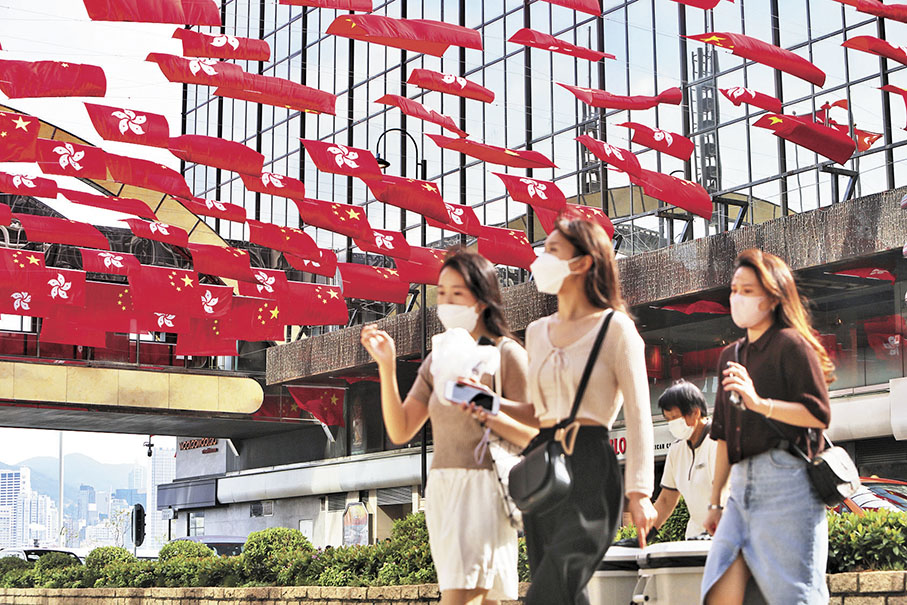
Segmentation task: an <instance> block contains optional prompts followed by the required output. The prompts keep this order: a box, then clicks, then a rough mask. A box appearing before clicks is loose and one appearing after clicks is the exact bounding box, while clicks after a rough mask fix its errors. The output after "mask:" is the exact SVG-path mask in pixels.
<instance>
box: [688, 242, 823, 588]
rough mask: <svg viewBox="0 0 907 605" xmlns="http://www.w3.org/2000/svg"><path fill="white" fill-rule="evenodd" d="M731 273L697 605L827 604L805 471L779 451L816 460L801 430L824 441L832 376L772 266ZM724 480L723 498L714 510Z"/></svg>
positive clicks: (798, 304) (818, 513)
mask: <svg viewBox="0 0 907 605" xmlns="http://www.w3.org/2000/svg"><path fill="white" fill-rule="evenodd" d="M735 267H736V269H735V271H734V278H733V280H732V281H731V299H730V300H731V316H732V318H733V320H734V323H735V324H737V326H739V327H740V328H743V329H745V330H746V336H745V337H743V338H742V339H740V340H739V341H737V342H735V343H732V344H731V345H730V346H728V347H727V348H726V349H724V351H722V353H721V357H720V358H719V370H720V371H721V373H722V379H723V380H722V386H723V388H722V389H720V390H719V391H718V393H717V395H716V397H715V414H714V419H713V421H712V429H711V435H712V437H713V438H714V439H716V440H717V442H718V448H717V449H718V452H717V454H716V458H715V480H714V483H713V487H712V497H711V503H710V505H709V509H710V510H709V516H708V518H707V519H706V529H708V531H709V532H710V533H712V534H714V538H713V541H712V547H711V550H710V552H709V556H708V560H707V561H706V568H705V573H704V575H703V578H702V595H703V600H704V601H705V602H706V603H708V604H713V603H714V604H720V605H734V604H739V603H742V602H743V601H744V598H745V597H746V596H747V593H748V592H753V593H755V592H761V594H762V597H763V598H764V600H765V601H766V602H767V603H769V604H776V603H777V604H784V605H788V604H794V603H797V604H813V603H827V602H828V591H827V589H826V585H825V562H826V557H827V554H828V525H827V522H826V520H825V506H824V504H823V503H822V501H821V500H820V499H819V497H818V495H817V494H816V491H815V489H814V488H813V486H812V484H811V483H810V481H809V478H808V477H807V471H806V462H805V461H804V460H803V459H802V458H799V457H797V456H795V455H793V454H792V453H791V451H790V448H791V444H793V445H796V446H797V447H799V448H800V449H801V450H804V451H806V452H808V453H809V454H810V455H811V454H813V453H815V452H816V450H817V449H819V447H820V446H819V445H818V443H821V441H818V442H816V441H814V440H813V439H811V437H810V431H808V429H824V428H826V427H827V426H828V423H829V421H830V419H831V410H830V407H829V403H828V388H827V384H828V383H830V382H831V381H832V380H834V376H833V372H834V365H833V364H832V363H831V361H830V360H829V358H828V354H827V353H826V352H825V349H824V348H823V347H822V345H821V344H820V343H819V341H818V339H817V338H816V336H815V333H814V332H813V330H812V328H811V327H810V321H809V315H808V313H807V311H806V309H805V307H804V304H803V302H802V300H801V298H800V296H799V294H798V292H797V285H796V283H795V282H794V277H793V274H792V273H791V271H790V268H789V267H788V266H787V265H786V264H785V263H784V261H783V260H781V259H780V258H778V257H777V256H774V255H772V254H768V253H765V252H762V251H760V250H756V249H750V250H744V251H743V252H742V253H741V254H740V255H739V256H738V257H737V261H736V265H735ZM732 394H734V395H736V397H734V398H733V400H732V397H731V395H732ZM760 416H764V417H765V418H769V419H771V421H772V422H774V424H775V427H776V428H777V429H778V430H779V431H780V432H781V433H783V434H784V436H785V438H782V437H781V435H779V434H778V433H777V432H775V430H774V429H773V428H772V426H771V425H770V424H769V422H767V421H766V420H765V418H762V417H760ZM729 480H730V497H729V498H728V500H727V504H726V505H725V506H721V504H720V492H721V490H722V489H724V487H725V486H726V485H727V484H728V481H729ZM719 520H720V523H719Z"/></svg>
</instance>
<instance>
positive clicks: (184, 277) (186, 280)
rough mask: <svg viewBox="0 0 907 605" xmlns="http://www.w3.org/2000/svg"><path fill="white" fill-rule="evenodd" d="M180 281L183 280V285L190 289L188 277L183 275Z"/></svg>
mask: <svg viewBox="0 0 907 605" xmlns="http://www.w3.org/2000/svg"><path fill="white" fill-rule="evenodd" d="M181 279H182V280H183V283H184V284H186V286H188V287H189V288H191V287H192V278H191V277H189V276H188V275H184V276H183V277H182V278H181Z"/></svg>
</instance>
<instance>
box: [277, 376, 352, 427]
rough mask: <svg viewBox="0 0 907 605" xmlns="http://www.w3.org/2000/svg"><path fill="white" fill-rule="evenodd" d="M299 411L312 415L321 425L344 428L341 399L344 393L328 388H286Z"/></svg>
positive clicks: (340, 390) (342, 390) (341, 390)
mask: <svg viewBox="0 0 907 605" xmlns="http://www.w3.org/2000/svg"><path fill="white" fill-rule="evenodd" d="M287 390H288V391H289V392H290V396H292V397H293V401H295V402H296V405H297V406H299V409H301V410H305V411H307V412H309V413H310V414H312V416H314V417H315V418H317V419H318V421H319V422H321V423H322V424H326V425H328V426H344V424H343V399H344V394H345V393H346V391H345V390H344V389H335V388H329V387H310V386H305V387H300V386H288V387H287Z"/></svg>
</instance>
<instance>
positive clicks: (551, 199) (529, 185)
mask: <svg viewBox="0 0 907 605" xmlns="http://www.w3.org/2000/svg"><path fill="white" fill-rule="evenodd" d="M492 174H494V175H495V176H496V177H498V178H499V179H501V180H502V181H504V187H506V188H507V193H509V194H510V197H512V198H513V199H514V200H516V201H517V202H523V203H524V204H529V205H531V206H532V207H533V208H548V209H550V210H554V211H557V210H560V209H561V208H563V207H564V205H565V204H566V203H567V196H565V195H564V192H563V191H561V189H560V187H558V186H557V185H556V184H555V183H553V182H551V181H540V180H538V179H531V178H528V177H524V176H516V175H513V174H503V173H500V172H493V173H492Z"/></svg>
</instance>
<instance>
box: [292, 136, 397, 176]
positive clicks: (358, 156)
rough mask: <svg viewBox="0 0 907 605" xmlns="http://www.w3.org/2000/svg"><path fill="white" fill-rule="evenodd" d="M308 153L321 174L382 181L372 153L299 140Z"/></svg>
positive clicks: (353, 148) (338, 145) (379, 169)
mask: <svg viewBox="0 0 907 605" xmlns="http://www.w3.org/2000/svg"><path fill="white" fill-rule="evenodd" d="M299 140H300V141H302V144H303V145H304V146H305V150H306V152H307V153H308V154H309V157H310V158H311V159H312V162H314V163H315V167H316V168H318V170H320V171H321V172H329V173H331V174H341V175H343V176H354V177H357V178H360V179H363V180H368V179H375V180H381V177H382V174H381V168H380V167H379V166H378V161H377V160H375V156H374V155H372V152H371V151H368V150H367V149H358V148H356V147H347V146H346V145H341V144H340V143H326V142H324V141H313V140H310V139H299Z"/></svg>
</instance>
